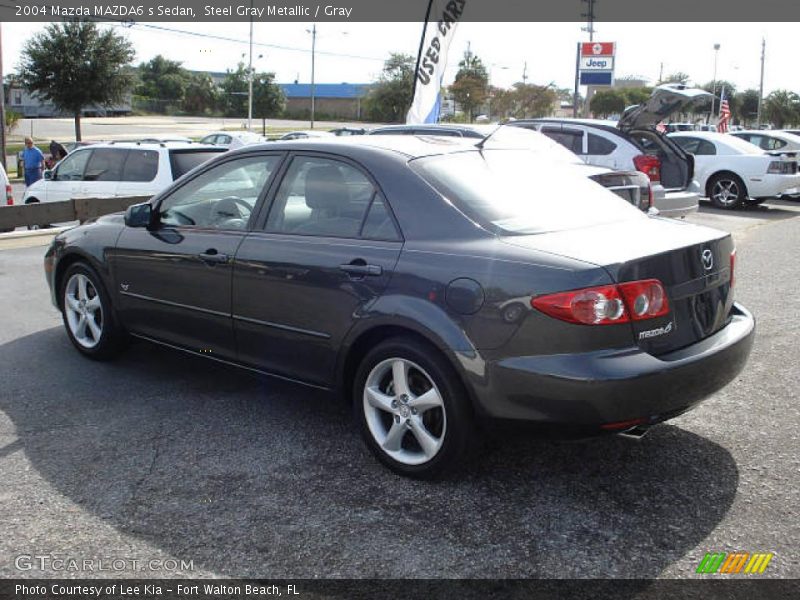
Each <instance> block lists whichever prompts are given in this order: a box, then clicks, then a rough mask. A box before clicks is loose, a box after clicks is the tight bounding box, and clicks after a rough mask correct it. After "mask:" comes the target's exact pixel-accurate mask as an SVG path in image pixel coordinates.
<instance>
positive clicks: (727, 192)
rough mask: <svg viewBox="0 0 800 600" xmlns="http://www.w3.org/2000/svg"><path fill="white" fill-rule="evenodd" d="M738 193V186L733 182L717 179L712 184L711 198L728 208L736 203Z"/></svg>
mask: <svg viewBox="0 0 800 600" xmlns="http://www.w3.org/2000/svg"><path fill="white" fill-rule="evenodd" d="M740 193H741V191H740V189H739V184H738V183H736V182H735V181H734V180H732V179H719V180H717V181H716V182H715V183H714V187H713V188H712V190H711V197H712V199H713V200H715V201H716V202H718V203H719V204H721V205H723V206H730V205H732V204H735V203H736V201H737V200H738V199H739V194H740Z"/></svg>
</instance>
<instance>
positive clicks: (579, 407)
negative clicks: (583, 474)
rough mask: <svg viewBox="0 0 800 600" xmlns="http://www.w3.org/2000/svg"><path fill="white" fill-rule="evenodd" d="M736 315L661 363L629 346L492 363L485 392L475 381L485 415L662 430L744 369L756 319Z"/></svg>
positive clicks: (488, 366)
mask: <svg viewBox="0 0 800 600" xmlns="http://www.w3.org/2000/svg"><path fill="white" fill-rule="evenodd" d="M731 313H732V314H731V321H730V323H729V324H728V325H727V326H726V327H725V328H724V329H722V330H720V331H718V332H717V333H716V334H714V335H713V336H711V337H709V338H706V339H705V340H703V341H701V342H698V343H696V344H693V345H691V346H689V347H686V348H683V349H681V350H677V351H675V352H672V353H669V354H666V355H662V356H659V357H655V356H653V355H651V354H648V353H646V352H644V351H642V350H641V349H639V348H638V347H631V348H625V349H616V350H607V351H598V352H587V353H584V354H560V355H552V356H518V357H513V358H506V359H501V360H497V361H492V362H489V363H487V364H486V371H485V377H484V378H482V385H481V384H478V382H477V381H476V382H474V383H475V384H476V385H475V387H474V388H473V389H474V390H475V393H476V396H477V401H478V403H479V405H480V406H479V410H480V411H481V412H483V413H484V414H485V415H486V416H488V417H490V418H496V419H503V420H512V421H513V420H517V421H529V422H536V423H539V424H548V425H560V426H567V427H585V428H600V427H601V426H603V425H605V424H609V423H616V422H621V421H630V420H636V419H641V420H642V423H643V424H645V425H647V424H654V423H658V422H660V421H663V420H665V419H668V418H670V417H672V416H675V415H676V414H679V413H681V412H683V411H685V410H687V409H689V408H691V407H692V406H693V405H695V404H697V403H698V402H700V401H701V400H703V399H704V398H706V397H708V396H709V395H710V394H713V393H714V392H716V391H717V390H719V389H720V388H722V387H723V386H725V385H726V384H727V383H729V382H730V381H731V380H732V379H733V378H734V377H736V376H737V375H738V374H739V372H740V371H741V370H742V368H743V367H744V365H745V363H746V361H747V357H748V356H749V354H750V350H751V348H752V345H753V338H754V334H755V320H754V318H753V316H752V315H751V314H750V313H749V312H748V311H747V310H746V309H745V308H744V307H742V306H740V305H738V304H735V305H734V307H733V309H732V311H731Z"/></svg>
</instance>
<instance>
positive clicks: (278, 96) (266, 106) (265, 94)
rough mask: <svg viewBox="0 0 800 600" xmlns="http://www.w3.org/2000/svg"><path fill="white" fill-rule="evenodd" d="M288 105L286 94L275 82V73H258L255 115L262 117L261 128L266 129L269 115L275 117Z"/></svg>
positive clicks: (254, 91) (254, 104)
mask: <svg viewBox="0 0 800 600" xmlns="http://www.w3.org/2000/svg"><path fill="white" fill-rule="evenodd" d="M285 107H286V96H285V95H284V93H283V90H282V89H281V86H279V85H278V84H276V83H275V73H257V74H256V75H255V76H254V79H253V116H254V117H256V118H258V119H261V130H262V132H263V131H265V130H266V124H267V117H274V116H277V115H279V114H280V113H282V112H283V109H284V108H285Z"/></svg>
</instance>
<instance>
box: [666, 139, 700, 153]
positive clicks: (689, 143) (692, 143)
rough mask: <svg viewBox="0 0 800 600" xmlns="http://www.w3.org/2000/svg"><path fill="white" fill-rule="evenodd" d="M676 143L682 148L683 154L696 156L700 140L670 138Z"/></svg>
mask: <svg viewBox="0 0 800 600" xmlns="http://www.w3.org/2000/svg"><path fill="white" fill-rule="evenodd" d="M672 139H673V140H675V141H676V142H677V143H678V146H680V147H681V148H683V150H684V151H685V152H688V153H689V154H697V147H698V145H699V144H700V140H699V139H698V138H690V137H676V138H672Z"/></svg>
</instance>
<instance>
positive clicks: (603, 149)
mask: <svg viewBox="0 0 800 600" xmlns="http://www.w3.org/2000/svg"><path fill="white" fill-rule="evenodd" d="M588 135H589V140H588V142H587V144H588V149H587V153H588V154H591V155H592V156H608V155H609V154H612V153H613V152H614V150H616V149H617V145H616V144H615V143H614V142H612V141H611V140H609V139H606V138H604V137H603V136H600V135H595V134H594V133H590V134H588Z"/></svg>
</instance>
